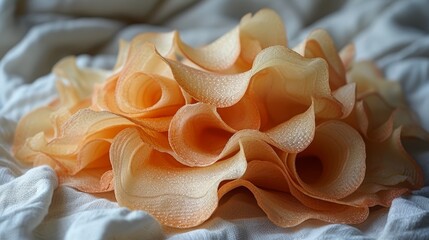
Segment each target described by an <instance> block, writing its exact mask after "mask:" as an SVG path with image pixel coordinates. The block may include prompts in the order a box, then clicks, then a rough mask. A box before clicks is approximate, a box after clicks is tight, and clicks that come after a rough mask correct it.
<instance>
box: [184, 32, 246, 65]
mask: <svg viewBox="0 0 429 240" xmlns="http://www.w3.org/2000/svg"><path fill="white" fill-rule="evenodd" d="M177 45H178V47H179V48H180V50H181V51H182V52H183V53H184V54H185V56H186V57H187V58H188V59H190V60H191V61H192V62H195V63H197V64H198V65H199V66H201V67H203V68H205V69H208V70H211V71H221V70H225V69H228V68H230V67H231V66H232V65H233V64H234V63H235V61H236V60H237V58H238V56H239V55H240V32H239V28H238V27H236V28H234V29H233V30H231V31H230V32H229V33H227V34H225V35H223V36H222V37H220V38H219V39H217V40H216V41H215V42H213V43H211V44H210V45H207V46H204V47H201V48H192V47H190V46H188V45H187V44H185V43H184V42H182V41H181V40H180V38H177Z"/></svg>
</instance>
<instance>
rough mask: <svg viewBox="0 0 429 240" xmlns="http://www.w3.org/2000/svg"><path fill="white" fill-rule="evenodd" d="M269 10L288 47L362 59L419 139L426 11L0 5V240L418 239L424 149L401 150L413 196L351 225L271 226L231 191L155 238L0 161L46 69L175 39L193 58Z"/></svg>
mask: <svg viewBox="0 0 429 240" xmlns="http://www.w3.org/2000/svg"><path fill="white" fill-rule="evenodd" d="M263 7H270V8H273V9H274V10H276V11H277V12H278V13H279V14H280V15H281V16H282V18H283V20H284V22H285V24H286V28H287V33H288V39H289V42H290V45H291V46H294V45H295V44H297V43H298V42H299V41H300V40H301V39H302V38H304V37H305V36H306V34H307V33H308V32H309V31H311V29H315V28H324V29H327V30H328V31H329V32H330V33H331V34H332V36H333V37H334V40H335V42H336V44H337V47H338V48H340V47H343V46H344V45H346V44H347V43H349V42H354V43H355V44H356V49H357V56H356V57H357V59H359V60H361V59H373V60H374V61H376V62H377V64H378V65H379V66H380V67H381V68H382V70H383V71H384V73H385V74H386V76H387V78H389V79H391V80H393V81H399V82H400V83H401V85H402V87H403V89H404V92H405V96H406V100H407V101H408V103H409V104H410V106H411V107H412V108H413V109H414V111H415V112H416V113H417V115H418V116H419V117H420V119H421V122H422V124H423V126H424V127H425V128H426V129H427V130H429V1H427V0H407V1H400V0H397V1H393V0H377V1H358V0H356V1H312V0H309V1H302V0H291V1H270V2H263V1H257V0H254V1H239V0H237V1H228V0H211V1H203V2H196V1H192V0H187V1H180V2H179V1H171V0H170V1H133V0H126V1H114V0H93V1H85V0H70V1H63V0H56V1H53V0H40V1H14V0H0V59H1V60H0V239H157V238H171V239H270V238H275V239H429V178H428V177H429V147H428V146H416V145H413V146H411V147H413V154H414V155H415V156H416V158H417V159H418V162H419V164H420V165H421V166H422V168H423V171H424V172H425V187H424V188H423V189H421V190H419V191H416V192H413V194H412V195H408V196H404V197H401V198H398V199H396V200H394V201H393V204H392V207H391V208H390V209H385V208H375V209H373V210H372V211H371V214H370V217H369V219H368V220H367V221H366V222H364V223H362V224H359V225H342V224H326V223H323V222H320V221H307V222H305V223H303V224H301V225H299V226H297V227H294V228H286V229H284V228H279V227H276V226H275V225H273V224H272V223H271V222H270V221H269V220H268V219H267V218H266V217H265V216H264V214H263V213H262V211H259V212H258V211H251V212H252V215H249V211H248V209H249V208H252V209H254V208H257V206H256V204H255V201H254V200H253V199H252V197H251V196H250V195H249V194H247V193H246V192H239V191H235V192H234V194H228V195H227V196H226V197H224V198H223V199H222V200H221V204H220V206H219V209H218V210H217V211H216V212H215V214H214V215H213V217H212V218H210V220H208V221H207V222H206V223H204V224H203V225H201V226H199V227H197V228H193V229H186V230H175V229H167V228H162V227H161V226H160V225H159V224H158V223H157V222H156V221H155V220H154V219H153V218H152V217H151V216H150V215H148V214H147V213H145V212H143V211H130V210H127V209H125V208H121V207H119V206H118V205H117V204H116V203H115V202H114V197H113V194H111V193H109V194H99V195H90V194H86V193H81V192H78V191H75V190H73V189H70V188H67V187H62V186H58V183H57V178H56V176H55V173H54V172H53V171H52V170H51V169H50V168H48V167H44V166H42V167H37V168H33V169H26V168H24V167H22V166H20V165H19V164H18V163H17V162H16V161H15V160H14V158H13V157H12V156H11V155H10V154H9V149H10V145H11V143H12V141H13V134H14V130H15V126H16V123H17V121H18V120H19V118H20V117H21V116H22V115H23V114H25V113H27V112H29V111H30V110H31V109H34V108H35V107H37V106H40V105H43V104H46V103H48V102H49V101H50V100H52V99H53V98H54V97H55V95H56V93H55V87H54V82H53V76H52V75H51V74H50V70H51V68H52V66H53V65H54V64H55V63H56V62H57V61H58V60H59V59H61V58H62V57H65V56H67V55H76V56H77V57H78V63H79V64H80V65H82V66H98V67H104V68H108V67H111V66H112V64H113V63H114V60H115V54H116V51H117V42H118V39H120V38H125V39H130V38H131V37H132V36H134V35H135V34H137V33H139V32H144V31H165V30H171V29H179V30H180V31H181V35H182V37H183V39H184V40H185V41H186V42H188V43H190V44H192V45H194V46H196V45H201V44H204V43H208V42H210V41H212V40H213V39H215V38H216V37H218V36H220V35H221V34H223V33H225V32H226V31H227V30H229V29H231V28H232V27H233V26H235V25H236V24H237V23H238V21H239V19H240V18H241V16H243V15H244V14H246V13H248V12H256V11H257V10H259V9H260V8H263Z"/></svg>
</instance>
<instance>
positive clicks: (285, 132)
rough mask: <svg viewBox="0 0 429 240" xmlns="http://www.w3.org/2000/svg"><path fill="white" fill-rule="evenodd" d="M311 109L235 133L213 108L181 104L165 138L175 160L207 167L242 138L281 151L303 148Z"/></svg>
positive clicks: (310, 132) (312, 121)
mask: <svg viewBox="0 0 429 240" xmlns="http://www.w3.org/2000/svg"><path fill="white" fill-rule="evenodd" d="M314 129H315V116H314V108H313V105H311V106H310V107H309V108H308V109H307V110H306V111H305V112H304V113H301V114H298V115H296V116H294V117H292V118H291V119H289V120H288V121H285V122H284V123H282V124H279V125H278V126H276V127H274V128H272V129H270V130H268V131H266V132H260V131H257V130H251V129H244V130H240V131H238V132H236V130H235V129H233V128H231V127H230V126H228V125H227V124H226V123H225V122H224V121H223V120H222V118H221V116H220V115H219V114H218V113H217V112H216V109H215V107H213V106H211V105H208V104H203V103H197V104H193V105H187V106H184V107H182V108H181V109H180V110H179V111H178V112H177V113H176V115H175V116H174V117H173V119H172V121H171V125H170V129H169V141H170V144H171V147H172V149H173V151H174V153H175V154H176V155H175V157H176V159H177V160H178V161H179V162H181V163H182V164H184V165H188V166H208V165H211V164H213V163H214V162H216V161H218V160H220V159H222V158H223V157H225V156H227V155H228V154H230V153H231V152H233V151H235V150H236V149H237V148H238V143H239V141H240V139H242V138H253V139H258V140H263V141H265V142H267V143H269V144H271V145H273V146H275V147H277V148H279V149H281V150H283V151H287V152H299V151H302V150H304V149H305V148H306V147H307V146H308V145H309V144H310V143H311V140H312V139H313V135H314Z"/></svg>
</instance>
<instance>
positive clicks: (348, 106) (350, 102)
mask: <svg viewBox="0 0 429 240" xmlns="http://www.w3.org/2000/svg"><path fill="white" fill-rule="evenodd" d="M333 96H334V98H335V99H336V100H337V101H338V102H340V103H341V106H342V116H341V118H346V117H348V116H349V115H350V113H352V111H353V108H354V106H355V101H356V84H354V83H348V84H346V85H344V86H342V87H339V88H338V89H337V90H335V91H334V92H333Z"/></svg>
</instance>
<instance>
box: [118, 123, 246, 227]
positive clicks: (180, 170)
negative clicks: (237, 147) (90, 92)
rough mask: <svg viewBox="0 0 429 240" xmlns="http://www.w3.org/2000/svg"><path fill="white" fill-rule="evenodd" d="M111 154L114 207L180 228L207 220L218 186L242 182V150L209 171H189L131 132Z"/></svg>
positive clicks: (199, 169) (129, 131)
mask: <svg viewBox="0 0 429 240" xmlns="http://www.w3.org/2000/svg"><path fill="white" fill-rule="evenodd" d="M110 155H111V161H112V166H113V171H114V174H115V195H116V198H117V200H118V202H119V203H120V204H122V205H125V206H127V207H129V208H132V209H145V210H146V211H148V212H149V213H150V214H152V215H153V216H154V217H156V218H157V219H158V220H159V221H160V222H161V223H163V224H165V225H167V226H174V227H179V228H184V227H192V226H195V225H198V224H200V223H202V222H203V221H205V220H206V219H207V218H209V217H210V215H211V214H212V212H213V211H214V210H215V208H216V206H217V202H218V198H217V187H218V185H219V183H220V182H221V181H223V180H226V179H233V178H238V177H240V176H241V175H242V174H243V173H244V171H245V169H246V160H245V158H244V155H243V152H242V151H239V152H237V153H236V154H235V155H234V156H232V157H231V158H229V159H225V160H223V161H221V162H218V163H215V164H213V165H211V166H209V167H205V168H192V169H190V168H188V167H187V166H185V165H182V164H180V163H178V162H177V161H176V160H174V158H173V157H172V156H170V155H168V154H165V153H161V152H158V151H156V150H154V149H153V148H151V147H150V146H149V145H147V144H145V143H144V142H143V141H142V140H141V138H140V136H139V134H138V132H137V131H136V130H134V129H126V130H124V131H123V132H121V133H120V134H119V135H118V136H117V137H116V138H115V140H114V142H113V144H112V150H111V152H110Z"/></svg>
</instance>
